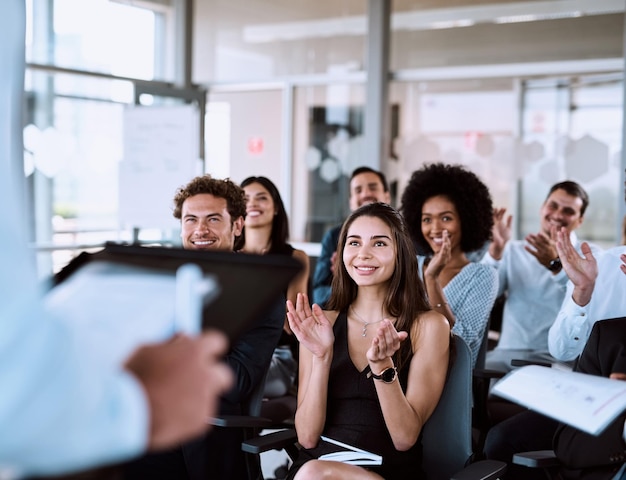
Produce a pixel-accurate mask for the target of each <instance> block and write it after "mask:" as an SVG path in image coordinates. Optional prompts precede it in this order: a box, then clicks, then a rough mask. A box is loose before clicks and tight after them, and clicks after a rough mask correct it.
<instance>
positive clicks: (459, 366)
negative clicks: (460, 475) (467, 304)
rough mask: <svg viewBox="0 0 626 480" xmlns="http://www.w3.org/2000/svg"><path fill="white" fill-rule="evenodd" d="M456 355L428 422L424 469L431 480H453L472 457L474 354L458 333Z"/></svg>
mask: <svg viewBox="0 0 626 480" xmlns="http://www.w3.org/2000/svg"><path fill="white" fill-rule="evenodd" d="M453 341H454V343H455V348H456V358H455V360H454V363H453V364H452V367H451V368H450V371H449V373H448V378H447V380H446V384H445V387H444V389H443V393H442V394H441V399H440V400H439V403H438V404H437V408H435V411H434V412H433V414H432V415H431V417H430V418H429V419H428V421H427V422H426V425H424V429H423V440H422V444H423V448H424V461H423V468H424V471H425V472H426V474H427V475H428V479H429V480H449V479H450V478H451V476H452V475H453V474H454V473H456V472H458V471H460V470H462V469H463V467H465V466H466V465H467V464H468V463H470V462H471V460H472V453H473V452H472V357H471V353H470V350H469V347H468V346H467V344H466V343H465V341H463V339H462V338H461V337H459V336H457V335H454V337H453Z"/></svg>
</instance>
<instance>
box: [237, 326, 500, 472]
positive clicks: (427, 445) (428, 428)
mask: <svg viewBox="0 0 626 480" xmlns="http://www.w3.org/2000/svg"><path fill="white" fill-rule="evenodd" d="M454 343H455V348H456V359H455V361H454V363H453V365H452V366H451V368H450V371H449V374H448V378H447V380H446V384H445V387H444V390H443V392H442V395H441V399H440V400H439V403H438V404H437V408H435V411H434V412H433V414H432V415H431V417H430V418H429V420H428V422H427V423H426V425H424V429H423V436H422V445H423V452H424V462H423V468H424V471H425V472H426V473H427V475H428V478H429V479H430V480H495V479H497V478H499V477H500V476H501V475H502V474H503V473H504V472H505V470H506V464H505V463H503V462H499V461H494V460H483V461H480V462H473V460H474V452H473V449H472V363H471V353H470V350H469V347H468V346H467V344H466V343H465V342H464V341H463V340H462V339H461V338H460V337H458V336H456V335H455V336H454ZM242 448H243V450H244V451H245V452H248V453H250V454H253V455H260V454H261V453H263V452H266V451H268V450H274V449H278V450H280V449H285V450H286V451H287V453H288V454H289V456H290V457H291V458H294V457H295V456H296V455H297V449H298V445H297V436H296V432H295V430H293V429H286V430H282V431H279V432H275V433H271V434H268V435H264V436H260V437H256V438H253V439H251V440H248V441H244V442H243V444H242Z"/></svg>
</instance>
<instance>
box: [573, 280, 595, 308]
mask: <svg viewBox="0 0 626 480" xmlns="http://www.w3.org/2000/svg"><path fill="white" fill-rule="evenodd" d="M594 287H595V282H594V281H592V282H585V283H581V284H580V285H576V286H575V287H574V290H573V291H572V300H573V301H574V302H575V303H576V305H579V306H581V307H584V306H585V305H587V304H588V303H589V302H590V301H591V296H592V295H593V289H594Z"/></svg>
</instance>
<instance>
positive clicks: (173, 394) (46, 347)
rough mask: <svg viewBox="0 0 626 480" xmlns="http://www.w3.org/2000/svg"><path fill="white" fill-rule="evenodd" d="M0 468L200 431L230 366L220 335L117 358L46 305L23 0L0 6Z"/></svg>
mask: <svg viewBox="0 0 626 480" xmlns="http://www.w3.org/2000/svg"><path fill="white" fill-rule="evenodd" d="M0 10H1V12H0V31H2V32H3V42H2V43H1V44H0V64H1V65H2V66H3V74H2V75H0V92H2V93H1V94H0V200H1V201H2V204H3V205H7V206H10V207H9V208H6V209H4V210H3V213H2V216H1V218H0V238H2V247H3V248H2V249H0V262H1V264H2V269H0V292H2V302H0V318H1V319H2V323H1V327H0V365H2V367H0V392H2V393H1V394H0V431H1V432H2V434H1V435H0V476H3V475H7V476H9V475H13V476H20V475H52V474H54V475H56V474H62V473H67V472H72V471H77V470H82V469H86V468H92V467H94V466H99V465H105V464H112V463H116V462H119V461H122V460H125V459H128V458H130V457H132V456H135V455H139V454H141V453H142V452H145V451H146V450H158V449H162V448H166V447H168V446H172V445H175V444H176V443H178V442H181V441H184V440H186V439H188V438H191V437H193V436H195V435H198V434H200V433H201V432H203V431H205V430H206V429H207V427H208V425H207V418H208V417H209V416H210V415H212V414H214V413H215V410H216V406H217V399H218V397H219V396H220V395H221V394H222V393H223V392H224V391H225V390H226V389H227V388H228V387H229V386H230V385H231V383H232V375H231V373H230V372H229V371H228V369H227V368H226V367H225V366H224V365H223V364H221V363H219V362H218V358H219V357H220V356H221V355H222V354H223V353H224V352H225V350H226V347H227V345H226V339H225V337H224V336H223V335H221V334H218V333H212V334H205V335H202V336H200V337H198V338H190V337H187V336H182V335H181V336H178V337H176V338H174V339H172V340H170V341H167V342H164V343H160V344H154V345H148V346H143V347H140V348H139V349H137V350H136V351H135V352H134V353H133V354H132V355H131V356H130V358H128V360H127V361H126V362H125V364H124V365H116V366H111V365H110V364H109V363H107V362H103V361H102V358H100V357H99V355H98V352H101V350H99V349H94V348H92V347H93V345H91V344H90V343H89V342H86V341H84V338H83V337H81V332H80V331H79V330H74V329H71V328H69V326H68V324H67V323H66V322H64V321H63V319H62V318H55V317H53V316H52V315H51V314H50V313H48V312H46V311H45V309H44V307H43V304H42V303H43V302H42V292H41V291H40V290H39V288H38V280H37V274H36V269H35V264H34V257H33V255H32V254H31V252H29V251H28V247H27V245H28V244H27V238H28V235H27V228H26V223H25V219H26V218H27V217H28V212H27V209H26V208H25V206H26V202H25V196H24V194H23V186H24V178H23V175H24V174H23V167H22V158H23V142H22V133H21V128H22V118H21V115H22V107H23V103H22V99H23V93H24V45H25V42H24V32H25V5H24V2H23V1H20V0H7V1H5V2H2V5H1V6H0Z"/></svg>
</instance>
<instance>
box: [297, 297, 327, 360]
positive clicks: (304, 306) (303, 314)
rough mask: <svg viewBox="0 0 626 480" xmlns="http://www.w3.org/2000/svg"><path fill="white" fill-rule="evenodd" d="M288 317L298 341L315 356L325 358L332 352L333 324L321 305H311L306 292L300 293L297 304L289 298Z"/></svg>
mask: <svg viewBox="0 0 626 480" xmlns="http://www.w3.org/2000/svg"><path fill="white" fill-rule="evenodd" d="M287 319H288V320H289V326H290V327H291V330H292V332H293V333H294V335H295V336H296V338H297V339H298V341H299V342H300V343H301V344H302V345H304V346H305V347H306V348H307V349H308V350H309V351H310V352H311V353H312V354H313V355H314V356H316V357H320V358H323V357H325V356H328V355H330V354H331V353H332V349H333V343H334V342H335V334H334V333H333V326H332V325H331V323H330V321H329V320H328V318H327V317H326V314H325V313H324V311H323V310H322V309H321V308H320V306H319V305H317V304H314V305H313V307H310V306H309V297H308V296H307V295H306V294H304V293H298V296H297V298H296V304H295V305H294V304H293V302H291V300H287Z"/></svg>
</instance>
